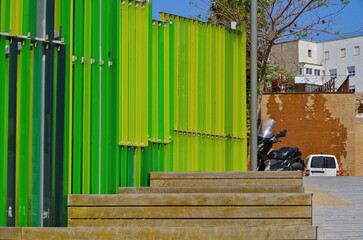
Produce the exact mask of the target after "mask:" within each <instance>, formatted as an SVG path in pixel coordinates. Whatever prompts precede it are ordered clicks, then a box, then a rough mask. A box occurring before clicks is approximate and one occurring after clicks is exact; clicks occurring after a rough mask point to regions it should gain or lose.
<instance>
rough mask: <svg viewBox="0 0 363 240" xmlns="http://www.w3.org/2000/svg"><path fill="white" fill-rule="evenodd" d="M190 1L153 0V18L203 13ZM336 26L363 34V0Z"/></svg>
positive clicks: (354, 2)
mask: <svg viewBox="0 0 363 240" xmlns="http://www.w3.org/2000/svg"><path fill="white" fill-rule="evenodd" d="M189 1H190V0H153V18H154V19H159V12H167V13H172V14H176V15H180V16H184V17H191V16H195V15H199V14H203V10H201V9H198V8H196V7H195V6H192V5H190V4H189ZM194 2H197V3H198V2H199V3H201V4H202V6H203V4H204V3H203V2H202V1H200V0H194ZM206 7H207V6H206V5H205V4H204V8H206ZM330 10H334V9H330ZM328 11H329V9H328ZM324 12H325V11H324ZM334 27H335V28H336V29H334V30H337V31H339V32H352V31H355V30H357V29H359V28H360V31H359V32H357V33H354V35H356V34H363V0H351V3H350V4H349V5H348V6H347V7H346V8H345V9H344V10H343V12H341V13H340V15H339V16H338V17H337V19H336V21H335V26H334ZM310 37H313V38H314V39H315V41H321V40H327V39H333V38H337V37H339V36H336V35H326V34H320V35H319V36H309V37H308V39H310Z"/></svg>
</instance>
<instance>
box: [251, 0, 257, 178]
mask: <svg viewBox="0 0 363 240" xmlns="http://www.w3.org/2000/svg"><path fill="white" fill-rule="evenodd" d="M250 86H251V111H250V112H251V138H250V141H251V142H250V144H251V153H250V154H251V171H256V170H257V0H251V85H250Z"/></svg>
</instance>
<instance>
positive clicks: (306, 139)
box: [261, 93, 363, 176]
mask: <svg viewBox="0 0 363 240" xmlns="http://www.w3.org/2000/svg"><path fill="white" fill-rule="evenodd" d="M354 100H355V98H354V94H351V93H344V94H341V93H340V94H336V93H335V94H334V93H324V94H322V93H315V94H306V93H284V94H265V95H264V96H263V98H262V108H261V118H262V119H264V118H272V119H274V120H275V121H276V126H275V132H279V131H280V130H282V129H286V130H287V136H286V137H285V138H282V139H281V140H282V142H281V143H278V144H275V145H274V148H275V149H278V148H280V147H284V146H297V147H299V148H300V149H301V151H302V153H303V158H304V159H305V158H306V157H307V156H308V155H309V154H316V153H321V152H324V153H326V154H333V155H336V156H337V158H338V162H339V166H340V170H341V174H342V175H345V176H355V175H358V174H359V175H363V164H361V165H362V169H361V170H359V171H357V170H358V169H357V168H358V166H360V165H359V161H357V164H356V161H355V159H356V152H355V142H356V135H355V130H356V129H355V128H356V126H355V125H356V124H355V107H354ZM360 132H362V133H363V125H362V127H361V128H360ZM357 137H358V139H360V138H359V136H357ZM361 142H362V143H363V138H362V140H361ZM360 146H363V145H362V144H361V145H360ZM357 147H358V148H362V147H359V146H357ZM362 162H363V161H362Z"/></svg>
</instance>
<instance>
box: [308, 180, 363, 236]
mask: <svg viewBox="0 0 363 240" xmlns="http://www.w3.org/2000/svg"><path fill="white" fill-rule="evenodd" d="M304 186H306V189H305V191H306V192H310V191H311V192H313V193H314V189H315V191H316V190H322V191H317V194H314V196H316V199H314V196H313V226H318V239H361V240H362V239H363V177H304ZM311 186H312V187H311ZM317 188H318V189H317ZM308 189H309V190H308ZM333 196H334V197H333Z"/></svg>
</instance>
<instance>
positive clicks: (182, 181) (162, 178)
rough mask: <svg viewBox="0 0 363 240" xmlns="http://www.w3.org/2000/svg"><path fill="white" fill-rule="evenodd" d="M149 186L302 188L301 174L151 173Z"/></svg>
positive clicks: (280, 172) (293, 172)
mask: <svg viewBox="0 0 363 240" xmlns="http://www.w3.org/2000/svg"><path fill="white" fill-rule="evenodd" d="M150 185H151V187H186V186H188V187H192V186H251V185H254V186H256V185H258V186H261V185H262V186H302V172H301V171H291V172H288V171H286V172H285V171H284V172H282V171H278V172H152V173H150Z"/></svg>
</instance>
